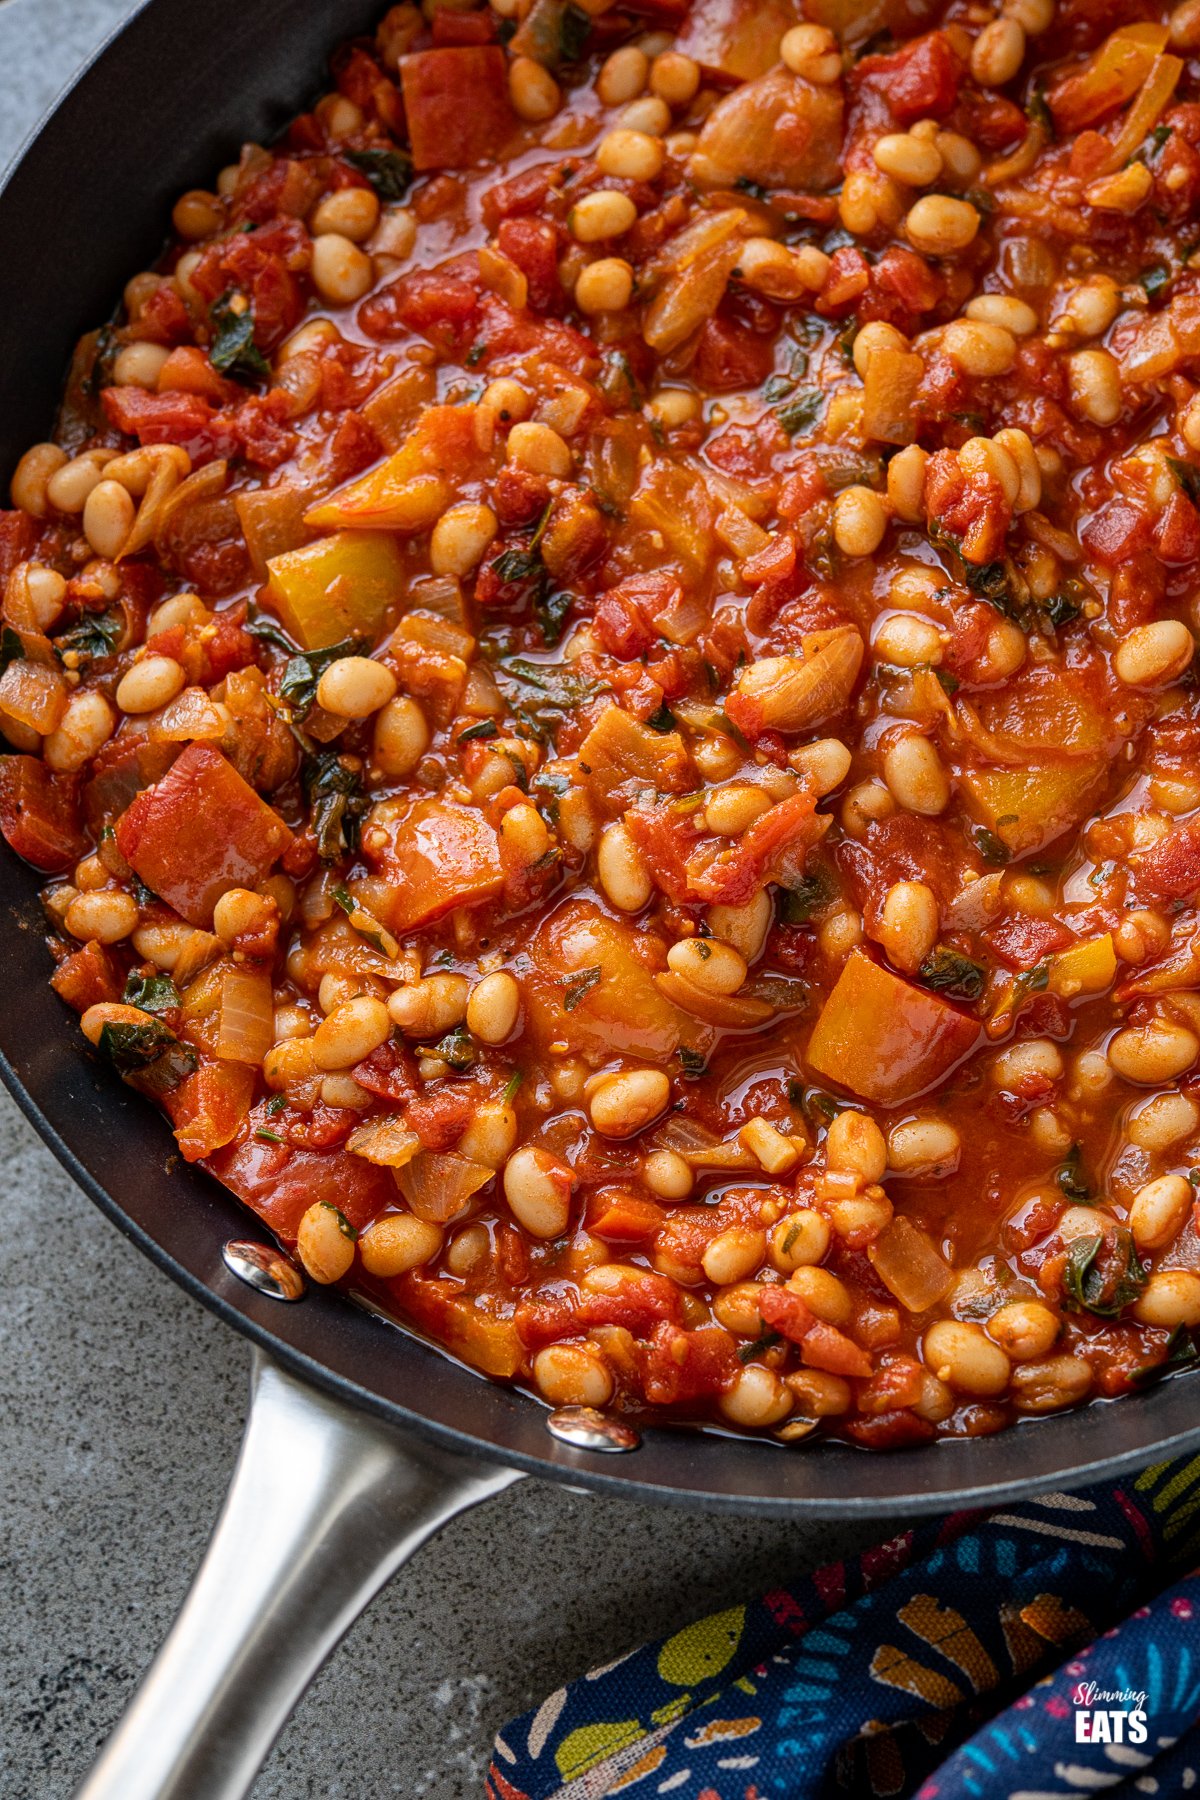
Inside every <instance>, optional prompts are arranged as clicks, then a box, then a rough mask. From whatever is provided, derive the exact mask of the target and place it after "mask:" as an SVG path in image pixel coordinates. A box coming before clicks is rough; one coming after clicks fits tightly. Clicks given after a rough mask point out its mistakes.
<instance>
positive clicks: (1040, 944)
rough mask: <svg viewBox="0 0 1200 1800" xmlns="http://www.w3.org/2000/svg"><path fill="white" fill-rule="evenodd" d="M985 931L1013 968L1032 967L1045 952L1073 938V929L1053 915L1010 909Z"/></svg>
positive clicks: (1000, 956) (988, 941)
mask: <svg viewBox="0 0 1200 1800" xmlns="http://www.w3.org/2000/svg"><path fill="white" fill-rule="evenodd" d="M982 935H983V939H984V942H985V943H986V944H989V945H990V946H991V948H992V949H993V950H994V951H995V953H996V955H997V956H998V957H999V958H1000V961H1001V962H1002V963H1007V965H1008V967H1009V968H1010V969H1031V968H1033V966H1034V964H1035V963H1039V962H1041V960H1042V958H1043V957H1044V956H1050V955H1051V954H1052V953H1053V952H1054V951H1055V950H1063V949H1065V948H1066V946H1067V945H1068V944H1069V943H1070V941H1071V934H1070V932H1069V931H1064V930H1063V928H1062V926H1061V925H1057V924H1055V922H1054V920H1053V919H1037V918H1034V917H1032V916H1031V915H1030V914H1028V913H1010V914H1008V916H1007V917H1006V918H1003V919H999V920H997V922H996V923H995V924H994V925H989V927H988V929H987V930H986V931H985V932H984V933H983V934H982Z"/></svg>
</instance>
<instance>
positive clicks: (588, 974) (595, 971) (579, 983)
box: [563, 963, 604, 1012]
mask: <svg viewBox="0 0 1200 1800" xmlns="http://www.w3.org/2000/svg"><path fill="white" fill-rule="evenodd" d="M603 972H604V971H603V970H602V969H601V967H600V965H599V963H596V964H595V966H594V967H592V968H590V969H581V970H580V971H579V973H578V974H577V975H573V976H572V977H571V979H570V981H569V982H568V984H567V991H566V993H565V994H564V995H563V1011H564V1012H574V1011H575V1008H576V1007H577V1006H578V1005H579V1002H580V1001H581V1000H583V999H585V998H586V996H587V995H588V994H590V993H591V991H592V989H593V988H594V987H595V985H596V983H597V982H598V981H599V979H600V977H601V975H602V974H603Z"/></svg>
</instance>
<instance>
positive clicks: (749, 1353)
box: [738, 1331, 783, 1363]
mask: <svg viewBox="0 0 1200 1800" xmlns="http://www.w3.org/2000/svg"><path fill="white" fill-rule="evenodd" d="M782 1342H783V1339H782V1338H781V1337H780V1335H779V1333H778V1332H777V1331H764V1332H763V1334H762V1336H761V1337H760V1338H755V1340H754V1342H753V1343H752V1344H739V1345H738V1361H739V1362H743V1363H748V1362H752V1361H753V1359H754V1358H755V1357H756V1356H761V1355H762V1353H763V1351H764V1350H771V1349H773V1348H774V1346H775V1345H776V1344H781V1343H782Z"/></svg>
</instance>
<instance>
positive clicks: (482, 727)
mask: <svg viewBox="0 0 1200 1800" xmlns="http://www.w3.org/2000/svg"><path fill="white" fill-rule="evenodd" d="M499 735H500V727H499V726H498V725H497V723H496V721H495V719H480V721H479V723H478V725H468V726H467V729H466V730H465V731H460V732H459V734H458V738H457V742H458V743H460V744H471V743H474V742H475V741H476V739H477V738H494V737H499Z"/></svg>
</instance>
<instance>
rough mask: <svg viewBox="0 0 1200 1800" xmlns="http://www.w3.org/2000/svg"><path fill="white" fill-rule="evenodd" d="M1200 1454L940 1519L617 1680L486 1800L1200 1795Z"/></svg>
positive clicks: (714, 1624) (544, 1722)
mask: <svg viewBox="0 0 1200 1800" xmlns="http://www.w3.org/2000/svg"><path fill="white" fill-rule="evenodd" d="M1198 1560H1200V1456H1197V1457H1192V1458H1188V1459H1184V1460H1181V1461H1179V1462H1174V1463H1163V1464H1159V1465H1156V1466H1155V1467H1153V1468H1150V1469H1147V1470H1145V1471H1144V1473H1142V1474H1141V1475H1137V1476H1132V1477H1130V1478H1129V1479H1128V1480H1126V1481H1123V1482H1119V1483H1117V1484H1116V1485H1115V1486H1105V1487H1095V1488H1091V1489H1089V1490H1086V1491H1085V1492H1083V1493H1079V1494H1044V1495H1042V1496H1041V1497H1040V1498H1038V1499H1035V1500H1029V1501H1026V1502H1023V1503H1022V1504H1020V1505H1014V1506H1011V1507H1007V1508H1001V1509H999V1510H997V1511H995V1512H992V1513H987V1514H980V1513H968V1514H958V1515H955V1516H952V1517H950V1518H948V1519H940V1520H934V1521H929V1522H927V1523H920V1524H917V1525H915V1526H914V1527H913V1528H912V1529H911V1530H908V1531H905V1532H903V1533H901V1535H900V1536H898V1537H895V1538H893V1539H891V1540H890V1542H888V1543H885V1544H880V1545H878V1546H877V1547H876V1548H875V1549H873V1550H870V1551H868V1552H867V1553H866V1554H865V1555H863V1556H861V1557H859V1558H857V1559H856V1560H854V1561H850V1562H844V1563H833V1564H831V1565H830V1566H829V1567H827V1568H824V1569H820V1570H818V1571H817V1573H816V1574H814V1575H812V1576H810V1577H808V1578H806V1579H805V1580H804V1581H802V1582H800V1583H799V1584H798V1585H797V1586H796V1587H793V1588H786V1589H782V1588H781V1589H778V1590H775V1591H773V1592H771V1593H767V1594H763V1595H762V1596H761V1597H760V1598H759V1599H757V1600H753V1601H750V1602H748V1603H747V1604H746V1605H745V1606H736V1607H731V1608H730V1609H729V1610H728V1611H726V1612H721V1613H716V1614H714V1615H712V1616H711V1617H709V1618H706V1619H700V1620H697V1622H696V1623H695V1624H693V1625H689V1626H687V1627H686V1628H685V1629H684V1630H683V1631H680V1632H677V1633H676V1634H675V1636H674V1637H671V1638H668V1639H666V1640H665V1641H663V1642H660V1643H654V1644H647V1645H644V1646H643V1647H642V1648H641V1649H640V1650H635V1651H634V1652H633V1653H632V1654H631V1655H629V1656H626V1657H624V1658H623V1659H622V1660H621V1661H620V1662H617V1663H614V1664H612V1665H610V1666H609V1667H607V1668H604V1669H595V1670H593V1671H592V1672H591V1673H590V1674H588V1675H585V1676H584V1677H583V1678H582V1679H581V1680H578V1681H575V1682H572V1683H571V1684H570V1686H568V1687H565V1688H560V1689H559V1690H558V1692H557V1693H555V1694H551V1695H550V1697H549V1698H548V1699H547V1700H545V1701H543V1703H542V1705H541V1706H539V1707H538V1708H537V1710H536V1711H535V1712H531V1713H527V1714H525V1715H524V1716H523V1717H522V1718H519V1719H514V1720H513V1721H512V1722H511V1723H510V1724H509V1725H507V1726H505V1728H504V1730H503V1731H502V1732H501V1733H500V1735H499V1736H498V1737H497V1739H496V1745H495V1752H494V1756H493V1761H492V1766H491V1769H490V1771H489V1775H488V1781H487V1787H486V1792H487V1800H603V1797H604V1796H607V1795H610V1794H614V1795H615V1794H620V1795H625V1794H629V1795H630V1796H631V1797H632V1800H650V1797H651V1796H655V1797H656V1800H657V1796H659V1795H665V1796H670V1797H671V1800H1081V1797H1082V1796H1089V1797H1091V1796H1095V1795H1097V1794H1104V1795H1105V1796H1113V1797H1114V1800H1145V1797H1146V1796H1158V1797H1160V1800H1177V1797H1178V1796H1184V1795H1186V1794H1189V1793H1192V1792H1194V1793H1195V1794H1196V1795H1197V1800H1200V1728H1198V1727H1197V1719H1198V1717H1200V1575H1197V1574H1193V1573H1192V1569H1193V1565H1194V1564H1195V1563H1196V1562H1197V1561H1198Z"/></svg>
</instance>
